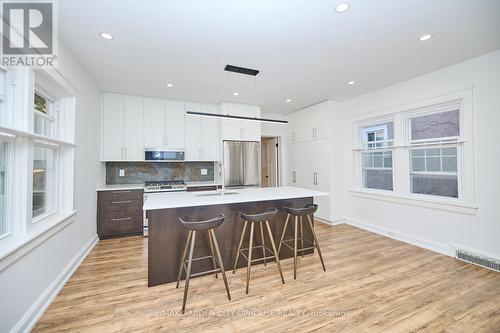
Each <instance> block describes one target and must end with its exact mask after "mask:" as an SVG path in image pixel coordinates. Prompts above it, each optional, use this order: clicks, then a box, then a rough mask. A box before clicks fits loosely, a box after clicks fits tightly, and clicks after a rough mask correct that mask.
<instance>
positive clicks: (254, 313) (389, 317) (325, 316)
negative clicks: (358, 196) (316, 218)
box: [34, 224, 500, 332]
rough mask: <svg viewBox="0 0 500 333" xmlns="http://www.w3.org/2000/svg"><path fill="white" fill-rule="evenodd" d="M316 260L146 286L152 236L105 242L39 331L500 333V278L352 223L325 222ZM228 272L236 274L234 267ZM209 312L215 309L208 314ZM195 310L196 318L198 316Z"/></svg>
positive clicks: (64, 291)
mask: <svg viewBox="0 0 500 333" xmlns="http://www.w3.org/2000/svg"><path fill="white" fill-rule="evenodd" d="M317 232H318V236H319V241H320V245H321V247H322V250H323V255H324V257H325V264H326V268H327V272H326V273H325V272H323V271H322V269H321V264H320V261H319V259H318V257H317V255H316V254H314V255H308V256H305V257H304V258H300V259H299V271H298V278H297V280H296V281H294V280H293V259H287V260H283V261H282V265H283V269H284V274H285V282H286V284H285V285H282V284H281V281H280V278H279V274H278V271H277V269H276V265H275V264H274V263H269V264H268V265H267V267H264V266H263V265H259V266H255V267H254V268H253V270H252V277H251V281H250V294H249V295H245V270H244V269H240V270H237V271H236V274H235V275H233V274H232V273H231V272H228V278H229V285H230V289H231V296H232V299H233V300H232V301H228V300H227V298H226V293H225V291H224V284H223V282H222V279H221V277H220V276H219V279H217V280H216V279H215V277H214V276H204V277H198V278H194V279H192V281H191V284H190V291H189V298H188V303H187V310H186V314H185V315H181V314H180V312H179V313H176V311H179V310H180V308H181V305H182V289H181V288H182V287H183V285H182V284H181V288H179V289H175V283H171V284H167V285H162V286H157V287H153V288H148V287H147V239H145V238H142V237H131V238H121V239H115V240H106V241H100V242H99V243H98V244H97V246H96V247H95V249H94V250H93V251H92V252H91V253H90V255H89V256H88V257H87V259H86V260H85V261H84V262H83V264H82V265H81V266H80V267H79V268H78V270H77V271H76V273H75V274H74V275H73V277H72V278H71V279H70V280H69V281H68V283H67V284H66V286H65V287H64V288H63V289H62V291H61V293H60V294H59V295H58V296H57V298H56V299H55V301H54V302H53V303H52V305H51V306H50V307H49V309H48V310H47V311H46V313H45V314H44V315H43V317H42V318H41V320H40V321H39V322H38V324H37V326H36V327H35V329H34V332H56V331H71V332H139V331H146V332H150V331H165V332H167V331H168V332H176V331H178V332H184V331H186V332H187V331H189V332H206V331H214V332H215V331H216V332H264V331H266V332H267V331H268V332H285V331H289V332H310V331H316V332H410V331H411V332H414V331H419V332H420V331H421V332H500V274H499V273H495V272H492V271H489V270H486V269H483V268H480V267H477V266H474V265H468V264H466V263H463V262H460V261H458V260H455V259H453V258H449V257H446V256H443V255H440V254H436V253H433V252H430V251H427V250H423V249H420V248H418V247H414V246H411V245H408V244H405V243H401V242H398V241H395V240H392V239H389V238H385V237H382V236H379V235H376V234H373V233H370V232H367V231H364V230H361V229H357V228H354V227H352V226H349V225H338V226H334V227H330V226H327V225H323V224H318V227H317ZM228 268H229V267H228ZM199 310H207V311H213V312H201V311H199ZM190 311H191V312H190Z"/></svg>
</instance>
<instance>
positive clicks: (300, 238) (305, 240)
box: [283, 237, 316, 246]
mask: <svg viewBox="0 0 500 333" xmlns="http://www.w3.org/2000/svg"><path fill="white" fill-rule="evenodd" d="M293 241H294V240H293V239H286V240H284V241H283V244H286V242H293ZM298 241H304V242H308V243H309V244H312V245H314V246H316V244H314V242H312V241H310V240H309V239H305V238H302V237H297V242H298Z"/></svg>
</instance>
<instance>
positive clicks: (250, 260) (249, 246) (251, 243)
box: [246, 222, 255, 294]
mask: <svg viewBox="0 0 500 333" xmlns="http://www.w3.org/2000/svg"><path fill="white" fill-rule="evenodd" d="M254 224H255V223H254V222H251V224H250V244H249V245H248V260H247V261H248V262H247V288H246V293H247V294H248V285H249V283H250V269H251V267H252V246H253V227H254Z"/></svg>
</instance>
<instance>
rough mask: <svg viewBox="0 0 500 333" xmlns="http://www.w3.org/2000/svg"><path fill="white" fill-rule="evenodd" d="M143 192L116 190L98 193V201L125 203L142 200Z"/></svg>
mask: <svg viewBox="0 0 500 333" xmlns="http://www.w3.org/2000/svg"><path fill="white" fill-rule="evenodd" d="M142 194H143V190H118V191H102V192H99V196H98V200H99V202H101V201H127V200H134V199H141V200H142Z"/></svg>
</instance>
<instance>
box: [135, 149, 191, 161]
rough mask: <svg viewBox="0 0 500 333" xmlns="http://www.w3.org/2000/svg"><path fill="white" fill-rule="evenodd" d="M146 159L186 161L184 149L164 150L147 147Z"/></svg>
mask: <svg viewBox="0 0 500 333" xmlns="http://www.w3.org/2000/svg"><path fill="white" fill-rule="evenodd" d="M144 159H145V160H146V161H184V150H164V149H161V148H146V149H145V151H144Z"/></svg>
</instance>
